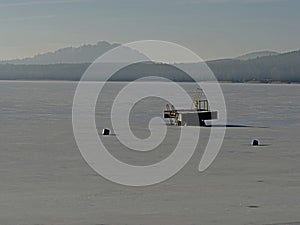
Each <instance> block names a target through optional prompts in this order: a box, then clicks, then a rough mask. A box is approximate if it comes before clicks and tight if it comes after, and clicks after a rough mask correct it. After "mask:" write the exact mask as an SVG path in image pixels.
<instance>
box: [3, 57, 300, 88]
mask: <svg viewBox="0 0 300 225" xmlns="http://www.w3.org/2000/svg"><path fill="white" fill-rule="evenodd" d="M207 64H208V66H209V67H210V68H211V70H212V71H213V72H214V74H215V76H216V77H217V79H218V80H219V81H229V82H250V81H257V82H276V81H278V82H286V83H288V82H300V51H297V52H291V53H286V54H280V55H277V56H267V57H261V58H257V59H251V60H245V61H241V60H231V59H228V60H217V61H209V62H207ZM89 65H90V64H88V63H85V64H51V65H13V64H0V79H2V80H70V81H78V80H80V78H81V76H82V75H83V73H84V72H85V70H86V69H87V68H88V66H89ZM111 66H112V65H110V64H107V65H105V66H104V68H103V67H101V68H103V71H102V73H105V71H106V70H107V71H109V68H110V67H111ZM185 66H187V67H189V69H190V70H194V71H198V68H197V66H196V65H193V64H189V65H185ZM199 74H200V75H201V72H199ZM145 76H160V77H165V78H167V79H171V80H174V81H185V82H189V81H192V80H191V78H190V77H189V76H188V75H187V74H185V73H184V72H183V71H181V70H180V69H177V68H176V67H174V66H171V65H167V64H153V63H139V64H134V65H131V66H128V67H126V68H124V69H122V70H120V71H118V72H117V73H116V74H115V75H114V76H113V77H112V78H111V80H112V81H131V80H135V79H137V78H140V77H145ZM92 80H103V77H101V76H98V74H95V76H94V77H93V79H92Z"/></svg>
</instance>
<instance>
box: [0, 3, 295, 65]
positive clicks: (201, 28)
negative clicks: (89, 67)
mask: <svg viewBox="0 0 300 225" xmlns="http://www.w3.org/2000/svg"><path fill="white" fill-rule="evenodd" d="M0 32H1V35H0V59H11V58H19V57H26V56H32V55H35V54H37V53H43V52H47V51H50V50H51V51H53V50H55V49H58V48H61V47H67V46H79V45H81V44H86V43H87V44H89V43H96V42H97V41H100V40H106V41H109V42H117V43H125V42H131V41H137V40H143V39H159V40H165V41H172V42H176V43H178V44H181V45H183V46H186V47H188V48H190V49H191V50H193V51H195V52H196V53H197V54H198V55H199V56H200V57H202V58H204V59H214V58H222V57H232V56H237V55H240V54H242V53H245V52H250V51H254V50H260V49H269V50H276V51H289V50H295V49H300V41H299V38H300V1H299V0H148V1H145V0H0Z"/></svg>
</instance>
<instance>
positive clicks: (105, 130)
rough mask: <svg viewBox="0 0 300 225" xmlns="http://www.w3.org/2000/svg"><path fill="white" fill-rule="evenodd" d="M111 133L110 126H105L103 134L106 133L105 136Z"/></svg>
mask: <svg viewBox="0 0 300 225" xmlns="http://www.w3.org/2000/svg"><path fill="white" fill-rule="evenodd" d="M109 133H110V130H109V129H108V128H104V129H103V130H102V135H104V136H106V135H109Z"/></svg>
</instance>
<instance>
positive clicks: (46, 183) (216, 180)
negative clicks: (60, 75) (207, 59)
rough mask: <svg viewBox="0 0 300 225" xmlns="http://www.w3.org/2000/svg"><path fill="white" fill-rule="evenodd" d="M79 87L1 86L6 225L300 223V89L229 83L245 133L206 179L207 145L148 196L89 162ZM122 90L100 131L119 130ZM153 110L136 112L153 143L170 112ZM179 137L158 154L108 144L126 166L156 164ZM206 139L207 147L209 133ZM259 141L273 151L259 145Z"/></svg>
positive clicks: (0, 192)
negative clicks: (77, 124) (114, 122)
mask: <svg viewBox="0 0 300 225" xmlns="http://www.w3.org/2000/svg"><path fill="white" fill-rule="evenodd" d="M76 85H77V83H76V82H50V81H49V82H48V81H45V82H21V81H11V82H8V81H1V82H0V95H1V98H0V121H1V124H0V131H1V135H0V143H1V145H0V146H1V147H0V179H1V181H0V224H5V225H16V224H18V225H37V224H40V225H51V224H58V225H63V224H65V225H69V224H75V225H97V224H98V225H99V224H105V225H106V224H107V225H115V224H116V225H125V224H134V225H135V224H136V225H138V224H147V225H148V224H149V225H150V224H151V225H152V224H163V225H192V224H205V225H210V224H231V225H235V224H236V225H240V224H257V225H260V224H300V214H299V212H300V198H299V196H300V163H299V162H300V150H299V149H300V148H299V146H300V139H299V132H300V85H292V84H290V85H284V84H281V85H275V84H274V85H265V84H222V89H223V91H224V96H225V99H226V105H227V113H228V124H229V125H239V126H245V127H230V128H228V129H227V131H226V136H225V139H224V142H223V146H222V148H221V151H220V153H219V155H218V156H217V159H216V160H215V161H214V163H213V164H212V165H211V167H210V168H209V169H208V170H206V171H205V172H203V173H200V172H198V170H197V168H198V164H199V161H200V158H201V154H202V148H201V146H200V147H199V151H197V152H196V153H195V154H194V156H193V157H192V159H191V160H190V162H189V163H188V164H187V165H186V166H185V167H184V169H183V170H181V171H180V172H179V173H178V174H177V175H175V176H173V177H172V178H171V179H169V180H167V181H165V182H163V183H161V184H158V185H154V186H149V187H140V188H132V187H125V186H120V185H117V184H114V183H111V182H109V181H107V180H105V179H104V178H102V177H101V176H99V175H98V174H96V173H95V172H94V171H93V170H92V169H91V168H90V167H89V166H88V165H87V164H86V162H85V161H84V159H83V158H82V156H81V154H80V151H79V150H78V148H77V146H76V142H75V140H74V137H73V130H72V101H73V95H74V92H75V89H76ZM122 85H123V84H122V83H110V84H109V88H108V91H107V92H106V93H105V94H104V96H103V102H100V103H99V104H98V105H97V110H96V118H97V126H98V127H99V129H101V128H103V127H106V126H107V127H109V125H110V124H109V123H108V120H109V114H108V108H107V107H106V104H107V105H109V103H110V101H111V100H112V99H113V92H114V90H117V89H118V88H119V87H120V86H122ZM183 86H185V87H186V88H187V89H188V90H190V91H191V93H192V92H193V91H194V86H193V85H192V84H188V83H185V84H183ZM153 102H154V103H153V105H151V104H146V103H143V102H141V104H140V106H138V105H137V107H136V109H135V110H133V113H135V117H133V119H132V121H131V123H132V129H133V132H134V133H135V134H136V136H139V137H141V138H145V137H147V136H148V135H149V131H148V129H147V124H148V121H145V120H144V118H148V119H150V118H151V117H152V116H155V115H161V114H162V110H163V108H162V107H164V104H165V103H164V102H162V101H159V100H157V99H156V100H154V101H153ZM124 104H126V103H124ZM145 112H147V113H146V114H144V113H145ZM170 129H171V132H173V133H174V136H172V135H171V136H170V137H169V139H168V140H167V141H166V142H164V143H163V144H162V146H160V149H158V150H157V151H154V152H151V153H145V154H149V156H147V155H145V154H134V153H131V152H129V151H127V150H126V149H124V148H122V146H121V145H120V143H118V142H117V141H116V139H117V136H110V137H108V138H105V140H104V142H105V144H106V145H107V146H110V147H111V148H112V154H114V155H115V156H116V157H118V158H119V159H121V160H123V161H125V162H129V163H132V164H137V165H139V164H149V163H152V162H156V161H160V160H161V159H162V158H164V157H166V156H167V155H168V154H169V152H168V151H166V152H163V150H164V148H166V146H169V145H170V143H172V142H173V141H175V140H176V130H174V129H175V128H170ZM172 129H173V131H172ZM201 132H202V134H203V139H205V137H206V136H207V135H208V134H209V128H201ZM172 137H173V139H172ZM254 138H258V139H259V140H260V141H261V142H262V144H265V146H263V147H259V148H253V147H251V146H250V142H251V140H252V139H254ZM202 141H203V143H204V144H205V140H202Z"/></svg>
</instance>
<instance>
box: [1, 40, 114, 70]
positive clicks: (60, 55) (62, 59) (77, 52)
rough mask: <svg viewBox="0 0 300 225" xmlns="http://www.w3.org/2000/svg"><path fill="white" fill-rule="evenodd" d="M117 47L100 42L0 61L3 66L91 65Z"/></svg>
mask: <svg viewBox="0 0 300 225" xmlns="http://www.w3.org/2000/svg"><path fill="white" fill-rule="evenodd" d="M117 46H119V44H110V43H108V42H106V41H100V42H98V43H97V44H95V45H82V46H80V47H77V48H74V47H68V48H62V49H59V50H57V51H54V52H48V53H45V54H39V55H36V56H34V57H31V58H24V59H15V60H7V61H1V62H0V63H2V64H5V63H9V64H16V65H20V64H26V65H32V64H36V65H42V64H62V63H65V64H71V63H72V64H74V63H76V64H77V63H91V62H93V61H94V60H95V59H96V58H98V57H99V56H100V55H102V54H104V53H105V52H107V51H109V50H110V49H112V48H115V47H117Z"/></svg>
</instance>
